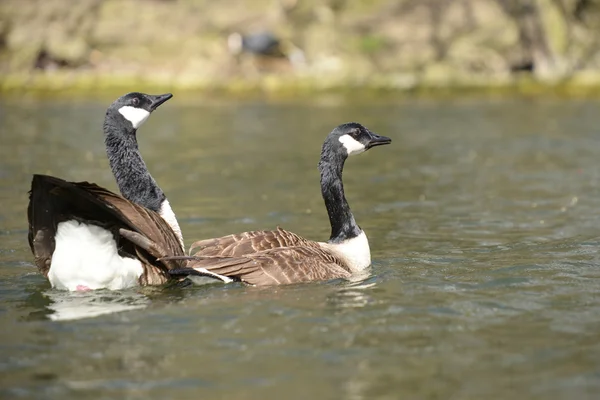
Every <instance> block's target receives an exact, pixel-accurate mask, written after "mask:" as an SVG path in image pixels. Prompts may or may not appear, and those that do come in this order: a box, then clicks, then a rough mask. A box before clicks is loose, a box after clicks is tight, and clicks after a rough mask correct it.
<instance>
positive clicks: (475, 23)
mask: <svg viewBox="0 0 600 400" xmlns="http://www.w3.org/2000/svg"><path fill="white" fill-rule="evenodd" d="M132 88H133V89H132ZM130 90H145V91H166V90H171V91H178V92H193V93H202V94H206V95H208V96H210V95H223V96H255V95H262V94H266V95H269V96H280V97H294V96H307V97H310V96H311V95H313V94H315V93H330V92H335V93H342V94H344V93H349V92H351V91H357V90H360V91H361V92H363V93H370V94H373V95H374V96H375V95H378V94H392V95H395V96H414V95H426V96H434V97H435V96H446V95H449V96H461V95H467V94H484V95H520V94H523V95H528V96H535V95H540V96H548V95H556V96H568V97H571V96H576V97H579V96H583V97H590V96H591V97H598V96H599V95H600V0H373V1H365V0H226V1H223V2H207V1H204V0H79V1H77V2H73V1H69V0H4V1H2V2H0V94H2V95H4V96H7V95H13V96H14V95H18V94H19V93H40V94H44V93H45V94H53V95H58V94H61V95H65V96H67V95H75V94H83V93H85V92H89V93H93V92H116V91H130Z"/></svg>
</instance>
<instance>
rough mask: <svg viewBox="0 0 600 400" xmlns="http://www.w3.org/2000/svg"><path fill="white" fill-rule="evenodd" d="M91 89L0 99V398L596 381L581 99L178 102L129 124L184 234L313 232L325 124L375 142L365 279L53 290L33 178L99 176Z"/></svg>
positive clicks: (351, 173) (585, 386)
mask: <svg viewBox="0 0 600 400" xmlns="http://www.w3.org/2000/svg"><path fill="white" fill-rule="evenodd" d="M108 103H110V99H109V100H108V101H107V100H106V99H104V100H89V101H50V100H44V101H40V100H37V101H33V100H11V101H7V100H4V101H3V102H1V103H0V124H1V125H0V139H1V140H0V143H1V144H0V204H1V208H0V397H2V398H15V399H19V398H29V399H46V398H48V399H50V398H53V399H69V398H73V399H115V398H119V399H198V398H222V399H351V400H354V399H356V400H358V399H400V398H401V399H483V398H486V399H507V398H514V399H597V398H599V397H600V269H599V268H600V257H599V256H598V248H599V247H600V240H599V237H600V168H599V166H600V103H598V102H592V101H568V102H567V101H560V102H559V101H536V102H531V101H525V100H514V101H493V102H482V101H472V100H469V101H452V102H430V101H419V102H408V101H402V102H388V103H381V104H360V105H358V104H357V105H351V106H349V105H334V104H331V103H323V104H318V105H316V104H315V105H306V104H305V105H302V104H291V103H289V104H272V103H261V102H242V103H233V102H232V103H218V104H217V103H211V104H206V103H202V102H200V101H191V100H190V99H185V98H177V97H176V98H175V99H174V100H172V101H171V102H169V103H167V104H165V105H164V106H162V107H161V108H160V109H159V110H158V111H157V112H156V113H155V114H154V115H153V116H152V117H151V118H150V120H149V122H148V123H147V124H146V125H145V126H143V127H142V128H141V129H140V130H139V132H138V140H139V143H140V148H141V151H142V153H143V155H144V157H145V159H146V162H147V164H148V166H149V168H150V170H151V172H152V174H153V175H154V177H155V178H156V180H157V181H158V182H159V184H160V185H161V186H162V187H163V189H164V190H165V192H166V193H167V195H168V197H169V199H170V202H171V205H172V206H173V208H174V209H175V211H176V213H177V215H178V217H179V219H180V222H181V225H182V229H183V233H184V236H185V237H186V242H187V243H188V244H190V243H191V242H192V241H193V240H194V239H200V238H207V237H214V236H218V235H224V234H227V233H232V232H239V231H243V230H252V229H267V228H274V227H276V226H277V225H281V226H283V227H285V228H287V229H290V230H293V231H295V232H297V233H300V234H302V235H304V236H307V237H310V238H314V239H320V240H322V239H326V238H327V236H328V233H329V227H328V221H327V216H326V213H325V210H324V207H323V204H322V199H321V197H320V191H319V185H318V171H317V169H316V166H317V161H318V156H319V151H320V147H321V144H322V141H323V139H324V138H325V136H326V134H327V133H328V132H329V131H330V130H331V129H332V128H333V127H334V126H336V125H338V124H340V123H342V122H347V121H352V120H356V121H359V122H362V123H363V124H365V125H366V126H368V127H369V128H371V129H372V130H373V131H375V132H378V133H380V134H383V135H386V136H390V137H392V139H393V143H392V145H390V146H386V147H378V148H375V149H372V150H370V151H368V152H367V153H365V154H363V155H360V156H358V157H355V158H352V159H350V160H349V161H348V162H347V164H346V169H345V174H344V178H345V186H346V195H347V198H348V200H349V202H350V204H351V206H352V209H353V211H354V213H355V216H356V219H357V221H358V223H359V224H360V225H361V226H362V227H363V229H365V231H366V232H367V234H368V236H369V238H370V242H371V249H372V256H373V266H372V269H371V275H370V276H369V277H367V278H365V279H364V280H361V281H358V282H340V281H335V282H327V283H319V284H306V285H295V286H288V287H272V288H260V289H259V288H251V287H244V286H242V285H240V284H234V285H229V286H222V285H206V286H201V287H197V286H196V287H185V288H177V287H168V288H144V289H138V290H130V291H123V292H96V293H92V294H89V293H87V294H86V293H84V294H67V293H62V292H57V291H54V290H51V289H50V287H49V284H48V283H47V282H46V281H45V280H44V278H42V277H41V276H40V275H39V274H38V273H37V270H36V268H35V267H34V265H33V264H32V256H31V253H30V250H29V247H28V245H27V239H26V234H27V221H26V218H25V209H26V206H27V191H28V186H29V182H30V179H31V174H32V173H36V172H37V173H47V174H52V175H57V176H59V177H63V178H65V179H70V180H88V181H93V182H96V183H98V184H100V185H103V186H106V187H108V188H110V189H113V190H115V189H116V185H115V183H114V181H113V178H112V175H111V172H110V170H109V168H108V162H107V160H106V158H105V154H104V147H103V137H102V132H101V125H102V119H103V117H104V112H105V108H106V106H107V104H108ZM84 317H85V318H84Z"/></svg>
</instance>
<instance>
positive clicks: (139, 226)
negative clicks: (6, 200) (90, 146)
mask: <svg viewBox="0 0 600 400" xmlns="http://www.w3.org/2000/svg"><path fill="white" fill-rule="evenodd" d="M171 97H172V95H171V94H164V95H158V96H153V95H147V94H143V93H129V94H126V95H124V96H122V97H120V98H119V99H117V100H116V101H115V102H114V103H113V104H112V105H111V106H110V107H109V108H108V110H107V112H106V117H105V120H104V134H105V144H106V153H107V156H108V159H109V163H110V167H111V169H112V171H113V174H114V176H115V178H116V181H117V184H118V186H119V189H120V191H121V194H122V196H119V195H117V194H115V193H112V192H110V191H109V190H106V189H103V188H101V187H99V186H97V185H94V184H90V183H87V182H77V183H76V182H67V181H64V180H62V179H59V178H55V177H51V176H45V175H34V176H33V181H32V183H31V191H30V195H29V196H30V197H29V206H28V210H27V216H28V221H29V244H30V247H31V250H32V252H33V254H34V256H35V264H36V265H37V266H38V268H39V270H40V272H41V273H42V274H43V275H44V276H46V277H47V278H48V279H49V280H50V283H51V285H52V286H53V287H55V288H58V289H66V290H90V289H101V288H107V289H113V290H115V289H122V288H126V287H131V286H136V285H155V284H162V283H165V282H166V281H167V280H168V279H169V274H168V273H167V270H168V269H171V268H177V267H180V262H179V261H176V262H173V261H169V260H162V261H161V260H157V259H158V258H160V257H165V256H168V255H170V256H174V255H183V254H185V253H184V251H183V238H182V236H181V230H180V229H179V224H178V223H177V220H176V218H175V214H174V213H173V211H172V210H171V207H170V205H169V202H168V200H167V199H166V196H165V194H164V193H163V191H162V190H161V189H160V188H159V187H158V185H157V184H156V181H155V180H154V178H152V176H151V175H150V173H149V172H148V169H147V167H146V164H145V163H144V161H143V160H142V157H141V155H140V153H139V150H138V145H137V140H136V132H137V129H138V128H139V127H140V126H141V125H142V124H143V123H144V122H145V121H146V119H148V117H149V116H150V114H151V113H152V112H153V111H154V110H156V108H157V107H158V106H160V105H161V104H163V103H164V102H165V101H167V100H169V99H170V98H171Z"/></svg>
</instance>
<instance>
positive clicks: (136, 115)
mask: <svg viewBox="0 0 600 400" xmlns="http://www.w3.org/2000/svg"><path fill="white" fill-rule="evenodd" d="M119 112H120V113H121V115H122V116H124V117H125V119H126V120H127V121H129V122H131V125H133V128H134V129H137V128H139V127H140V125H142V124H143V123H144V122H146V120H147V119H148V117H149V116H150V113H149V112H148V111H146V110H144V109H143V108H135V107H131V106H123V107H121V108H119Z"/></svg>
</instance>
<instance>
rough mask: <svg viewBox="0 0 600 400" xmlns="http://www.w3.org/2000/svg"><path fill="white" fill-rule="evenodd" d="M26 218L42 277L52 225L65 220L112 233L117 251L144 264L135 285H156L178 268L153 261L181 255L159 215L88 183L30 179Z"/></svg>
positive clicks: (46, 266) (47, 266) (45, 271)
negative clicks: (134, 257)
mask: <svg viewBox="0 0 600 400" xmlns="http://www.w3.org/2000/svg"><path fill="white" fill-rule="evenodd" d="M27 216H28V220H29V234H28V239H29V245H30V247H31V250H32V252H33V254H34V257H35V264H36V265H37V267H38V268H39V270H40V272H41V273H42V274H43V275H44V276H48V271H49V270H50V264H51V260H52V254H53V253H54V248H55V242H54V235H55V234H56V229H57V226H58V224H59V223H60V222H62V221H65V220H68V219H77V220H80V221H83V222H87V223H95V224H97V225H99V226H102V227H104V228H106V229H108V230H110V231H111V232H113V234H114V235H115V239H116V240H117V241H118V246H119V248H120V249H121V250H122V251H124V252H126V253H128V254H130V255H131V256H136V257H137V258H139V259H140V260H141V261H142V263H143V264H144V274H142V276H141V277H140V284H141V285H152V284H162V283H164V282H166V281H167V280H168V279H169V275H168V273H167V271H168V270H169V269H174V268H181V265H182V262H181V261H176V260H161V261H158V260H157V258H160V257H165V256H177V255H183V254H184V252H183V249H182V248H181V245H180V244H179V240H178V239H177V236H176V235H175V233H174V232H173V230H172V229H171V227H170V226H169V225H168V224H167V222H166V221H165V220H164V219H163V218H162V217H161V216H160V215H159V214H157V213H156V212H154V211H151V210H148V209H146V208H144V207H142V206H139V205H137V204H134V203H132V202H130V201H128V200H126V199H125V198H123V197H122V196H119V195H117V194H115V193H113V192H111V191H109V190H107V189H104V188H102V187H100V186H98V185H95V184H92V183H88V182H67V181H65V180H62V179H60V178H56V177H52V176H47V175H34V176H33V180H32V183H31V191H30V192H29V206H28V209H27Z"/></svg>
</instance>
